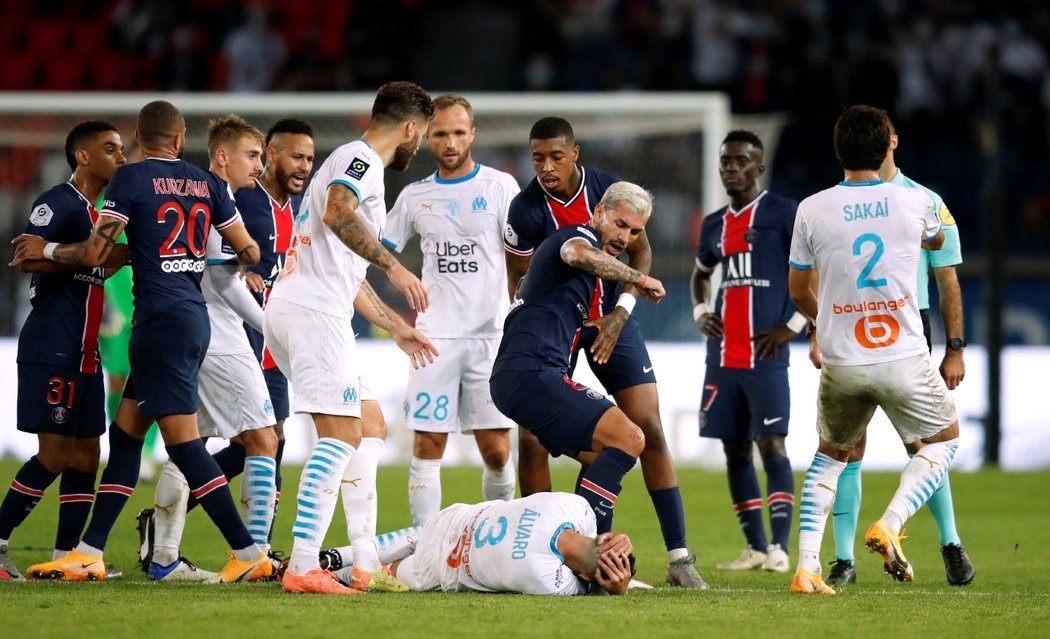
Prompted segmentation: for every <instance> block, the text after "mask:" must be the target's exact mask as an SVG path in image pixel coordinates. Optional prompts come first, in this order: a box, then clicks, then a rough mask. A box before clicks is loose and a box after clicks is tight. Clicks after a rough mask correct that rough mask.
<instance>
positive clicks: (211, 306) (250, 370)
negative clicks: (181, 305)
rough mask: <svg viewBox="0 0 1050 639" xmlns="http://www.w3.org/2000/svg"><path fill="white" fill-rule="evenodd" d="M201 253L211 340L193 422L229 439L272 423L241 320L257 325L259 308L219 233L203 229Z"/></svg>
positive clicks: (259, 372)
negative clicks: (204, 238) (204, 237)
mask: <svg viewBox="0 0 1050 639" xmlns="http://www.w3.org/2000/svg"><path fill="white" fill-rule="evenodd" d="M231 197H232V196H231ZM205 256H206V258H207V267H206V268H205V269H204V276H203V278H202V280H201V293H202V294H203V295H204V300H205V301H206V302H207V304H208V321H209V324H210V325H211V343H210V344H209V345H208V352H207V354H206V355H205V357H204V361H203V363H201V368H200V372H199V373H198V382H197V389H198V390H197V411H198V415H197V425H198V429H199V430H200V435H201V437H222V438H223V439H230V438H232V437H234V436H236V435H238V434H240V433H242V432H244V431H248V430H255V429H258V428H264V427H267V426H272V425H273V424H274V416H273V404H272V403H271V402H270V394H269V391H268V390H267V388H266V380H265V378H264V377H263V372H262V368H261V367H260V366H259V360H257V359H256V358H255V353H254V352H253V351H252V346H251V344H250V343H249V342H248V335H247V334H246V333H245V332H244V322H248V323H249V324H252V325H254V326H255V327H256V328H261V327H262V309H261V308H259V304H258V303H257V302H256V301H255V299H254V298H253V297H252V295H251V293H250V292H249V291H248V288H247V286H246V285H245V283H244V280H243V279H242V278H241V277H240V276H239V275H238V272H237V271H238V265H237V258H236V255H235V254H234V252H233V249H232V248H231V247H230V246H229V245H228V244H226V243H225V242H224V241H223V239H222V236H221V235H219V234H218V233H216V232H211V233H209V234H208V240H207V245H206V248H205ZM231 302H232V303H231ZM235 305H236V310H235ZM238 311H239V312H238Z"/></svg>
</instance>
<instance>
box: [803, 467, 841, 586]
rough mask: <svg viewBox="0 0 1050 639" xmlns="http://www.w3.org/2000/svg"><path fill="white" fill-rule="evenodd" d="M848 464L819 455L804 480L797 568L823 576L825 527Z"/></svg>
mask: <svg viewBox="0 0 1050 639" xmlns="http://www.w3.org/2000/svg"><path fill="white" fill-rule="evenodd" d="M845 467H846V462H840V461H835V460H834V459H832V458H831V457H828V456H827V455H825V454H824V453H817V454H816V455H815V456H814V457H813V462H812V463H811V464H810V465H809V470H807V471H806V477H805V479H803V480H802V501H801V502H799V506H798V567H799V568H801V569H803V570H807V571H809V572H811V573H814V574H818V575H819V574H820V572H821V570H820V544H821V542H822V541H823V540H824V525H825V524H826V523H827V521H828V514H829V513H830V512H831V507H832V505H834V503H835V491H836V489H837V487H838V483H839V475H841V474H842V470H843V469H844V468H845Z"/></svg>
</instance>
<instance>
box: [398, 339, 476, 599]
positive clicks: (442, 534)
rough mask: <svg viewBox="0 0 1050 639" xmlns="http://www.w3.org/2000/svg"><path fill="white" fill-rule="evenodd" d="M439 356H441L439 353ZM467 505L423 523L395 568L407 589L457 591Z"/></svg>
mask: <svg viewBox="0 0 1050 639" xmlns="http://www.w3.org/2000/svg"><path fill="white" fill-rule="evenodd" d="M442 354H444V353H443V352H442ZM471 508H472V506H471V504H453V505H451V506H449V507H448V508H445V509H443V510H441V511H440V512H438V514H436V515H434V516H433V517H431V518H430V520H428V521H427V523H426V525H425V526H423V530H421V531H420V532H419V539H418V540H417V541H416V549H415V550H414V551H413V552H412V554H411V555H409V556H408V557H407V558H405V560H404V561H402V562H401V564H400V565H399V566H398V567H397V578H398V579H400V580H401V581H403V582H405V584H406V585H407V586H408V587H409V589H411V590H415V591H419V592H422V591H426V590H444V591H455V590H459V565H458V564H457V563H455V562H456V559H457V557H452V558H451V561H450V557H449V555H450V554H453V553H454V551H455V550H456V546H457V544H459V542H460V538H461V537H462V536H463V532H464V531H463V525H464V523H468V524H469V522H464V521H463V520H464V518H465V512H464V511H469V510H470V509H471ZM450 563H453V564H455V565H454V566H450V565H449V564H450Z"/></svg>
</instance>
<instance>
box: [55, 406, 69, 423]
mask: <svg viewBox="0 0 1050 639" xmlns="http://www.w3.org/2000/svg"><path fill="white" fill-rule="evenodd" d="M67 417H69V411H67V410H66V407H65V406H56V407H55V409H54V410H53V411H51V421H53V422H55V423H56V424H64V423H65V421H66V418H67Z"/></svg>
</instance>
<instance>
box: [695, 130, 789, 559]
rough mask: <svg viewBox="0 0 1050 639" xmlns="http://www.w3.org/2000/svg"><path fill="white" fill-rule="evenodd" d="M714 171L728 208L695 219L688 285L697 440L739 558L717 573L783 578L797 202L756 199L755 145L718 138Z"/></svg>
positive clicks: (746, 135) (750, 139)
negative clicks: (712, 456)
mask: <svg viewBox="0 0 1050 639" xmlns="http://www.w3.org/2000/svg"><path fill="white" fill-rule="evenodd" d="M719 163H720V169H719V173H720V175H721V177H722V185H723V186H724V187H725V189H726V193H727V194H728V195H729V198H730V204H729V206H726V207H724V208H721V209H719V210H718V211H715V212H714V213H711V214H710V215H708V216H707V217H705V218H704V221H703V225H702V227H701V230H700V243H699V249H698V251H697V257H696V268H695V269H694V270H693V277H692V294H693V304H694V305H695V306H694V309H693V318H694V320H695V321H696V323H697V325H698V326H699V327H700V330H701V331H702V332H703V333H704V335H706V336H707V374H706V376H705V378H704V390H703V396H702V399H701V405H700V435H701V436H702V437H713V438H717V439H721V440H722V448H723V450H724V451H725V455H726V467H727V472H728V475H729V492H730V494H731V495H732V498H733V510H734V511H735V512H736V516H737V518H738V520H739V522H740V528H741V529H742V530H743V532H744V537H745V538H746V539H747V548H745V549H744V551H743V553H742V554H741V555H740V557H739V558H737V559H736V560H734V561H731V562H728V563H723V564H719V565H718V567H719V568H722V569H726V570H751V569H759V568H761V569H763V570H772V571H776V572H787V570H788V568H789V567H790V566H789V561H788V555H787V551H788V538H789V537H790V534H791V521H792V517H793V514H794V508H795V481H794V476H793V475H792V474H791V462H790V460H789V459H788V457H787V451H786V449H785V446H784V438H785V436H786V435H787V432H788V421H789V419H790V412H791V401H790V396H789V392H788V375H787V366H788V345H787V344H788V342H789V341H791V340H792V339H793V338H794V337H795V336H796V335H797V334H798V333H799V332H800V331H801V330H802V329H803V328H805V326H806V318H805V317H804V316H803V315H802V314H801V313H798V312H797V311H796V310H795V306H794V304H792V303H791V300H790V298H789V297H788V289H787V276H788V266H787V255H788V250H789V248H790V246H791V230H792V226H793V225H794V223H795V209H797V208H798V202H795V201H794V200H789V199H787V198H783V197H780V196H779V195H776V194H774V193H770V192H768V191H760V190H759V188H758V177H759V176H760V175H762V173H763V172H764V171H765V165H764V164H763V163H762V142H761V140H759V139H758V137H757V136H756V135H754V134H753V133H751V132H749V131H731V132H730V133H729V134H728V135H727V136H726V138H725V140H724V141H723V142H722V148H721V151H720V154H719ZM718 266H721V269H722V270H721V285H720V287H719V290H718V292H717V293H716V294H715V296H714V298H712V294H711V275H712V273H713V272H714V270H715V267H718ZM712 302H713V308H712V306H711V304H712ZM756 443H757V444H758V450H759V454H760V455H761V456H762V464H763V466H764V467H765V469H766V485H767V493H766V503H767V505H768V507H769V521H770V529H771V533H772V543H769V542H768V541H767V537H766V528H765V524H764V523H763V521H762V493H761V489H760V488H759V485H758V476H757V474H756V473H755V466H754V463H753V461H752V453H751V450H752V445H753V444H756Z"/></svg>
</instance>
